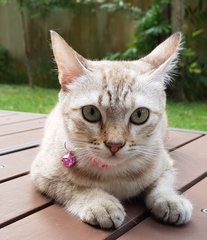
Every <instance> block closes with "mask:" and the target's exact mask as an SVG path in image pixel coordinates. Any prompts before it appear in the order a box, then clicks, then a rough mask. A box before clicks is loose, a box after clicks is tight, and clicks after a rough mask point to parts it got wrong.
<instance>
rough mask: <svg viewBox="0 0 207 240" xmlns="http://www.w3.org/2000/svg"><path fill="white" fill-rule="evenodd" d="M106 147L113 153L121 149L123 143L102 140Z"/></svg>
mask: <svg viewBox="0 0 207 240" xmlns="http://www.w3.org/2000/svg"><path fill="white" fill-rule="evenodd" d="M104 143H105V145H106V146H107V148H108V149H109V150H110V151H111V152H112V153H113V154H114V153H116V152H118V151H119V149H121V148H122V147H123V146H124V145H125V143H123V142H104Z"/></svg>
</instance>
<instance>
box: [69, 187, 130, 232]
mask: <svg viewBox="0 0 207 240" xmlns="http://www.w3.org/2000/svg"><path fill="white" fill-rule="evenodd" d="M66 209H67V210H68V211H69V212H71V213H72V214H74V215H76V216H79V217H80V219H81V220H82V221H84V222H86V223H89V224H91V225H99V226H100V227H101V228H112V227H115V228H118V227H119V226H120V225H121V224H122V223H123V221H124V218H125V215H126V214H125V211H124V208H123V206H122V205H121V203H120V202H119V200H118V199H117V198H115V197H114V196H112V195H110V194H108V193H106V192H104V191H102V190H100V189H85V190H81V191H78V192H76V193H75V194H74V195H73V196H72V198H71V199H70V200H69V201H68V202H67V203H66Z"/></svg>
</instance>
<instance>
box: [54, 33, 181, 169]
mask: <svg viewBox="0 0 207 240" xmlns="http://www.w3.org/2000/svg"><path fill="white" fill-rule="evenodd" d="M181 38H182V36H181V33H175V34H173V35H172V36H171V37H169V38H168V39H167V40H165V41H164V42H163V43H161V44H160V45H159V46H158V47H157V48H155V49H154V50H153V51H152V52H151V53H150V54H149V55H147V56H146V57H144V58H141V59H139V60H137V61H105V60H104V61H91V60H86V59H84V58H83V57H82V56H80V55H79V54H78V53H76V52H75V51H74V50H73V49H72V48H71V47H70V46H69V45H68V44H67V43H66V42H65V41H64V40H63V39H62V38H61V37H60V36H59V35H58V34H57V33H56V32H54V31H51V39H52V48H53V52H54V56H55V61H56V63H57V67H58V73H59V82H60V84H61V92H60V100H59V105H60V107H61V108H62V113H63V118H64V122H65V127H66V131H67V134H68V140H69V142H70V144H71V146H72V150H73V151H75V153H76V154H77V155H78V156H79V157H80V158H82V157H83V162H82V163H80V164H83V165H84V164H88V163H89V162H90V161H91V159H97V160H98V161H101V162H102V163H103V164H109V165H117V164H120V163H123V162H126V161H128V162H129V161H134V159H139V158H142V159H143V158H144V159H146V161H147V160H148V159H152V158H153V157H155V156H156V154H158V153H159V151H160V149H161V148H162V147H163V138H164V135H165V132H166V127H167V124H166V115H165V102H166V97H165V91H164V90H165V86H166V84H167V83H168V82H169V81H170V79H171V77H170V76H171V74H172V72H173V70H174V68H175V65H176V62H177V58H178V53H179V50H180V48H181Z"/></svg>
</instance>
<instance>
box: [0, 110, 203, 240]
mask: <svg viewBox="0 0 207 240" xmlns="http://www.w3.org/2000/svg"><path fill="white" fill-rule="evenodd" d="M1 120H2V121H1ZM44 121H45V116H44V115H41V114H30V113H19V112H9V111H0V183H1V184H0V203H1V204H0V213H1V214H0V228H1V229H0V239H9V240H13V239H18V238H20V239H31V240H32V239H35V240H36V239H44V240H49V239H50V240H53V239H63V240H64V239H77V240H78V239H84V240H87V239H89V240H93V239H97V240H99V239H104V238H106V239H108V240H112V239H117V238H118V237H119V236H122V237H120V239H122V238H123V239H125V238H124V237H126V239H151V238H152V237H153V238H154V239H156V240H159V239H161V237H162V232H163V233H164V236H166V239H168V237H167V233H168V232H169V233H170V238H169V239H203V238H202V237H203V236H204V235H203V233H202V231H204V230H205V229H204V227H203V226H204V225H203V222H202V223H201V226H198V224H197V223H196V224H197V225H196V224H195V225H192V224H194V222H192V223H190V224H189V225H188V226H187V229H188V228H189V226H190V229H191V228H192V230H193V231H194V232H195V233H194V235H193V236H194V238H189V236H190V235H189V234H190V232H189V233H188V231H190V230H187V233H185V231H184V229H185V228H186V227H183V228H175V227H169V226H165V225H162V224H160V223H157V222H156V221H155V220H152V219H151V218H150V217H148V216H149V215H148V213H147V212H146V211H145V207H144V205H143V203H142V202H141V201H140V200H138V199H133V200H130V202H127V203H125V208H126V212H127V217H126V220H125V222H124V224H123V225H122V226H121V227H120V228H119V229H117V230H112V231H104V230H100V229H97V228H94V227H91V226H89V225H87V224H84V223H82V222H81V221H80V220H79V219H78V218H76V217H73V216H71V215H70V214H68V213H66V211H65V210H64V209H63V208H62V207H60V206H58V205H56V204H53V203H51V201H50V199H48V198H46V197H44V196H43V195H41V194H40V193H39V192H37V191H36V189H35V188H34V186H33V184H32V183H31V180H30V177H29V175H27V174H28V173H29V170H30V165H31V162H32V161H33V159H34V157H35V155H36V153H37V151H38V147H37V146H38V144H39V143H40V141H41V138H42V133H43V125H44ZM1 123H2V125H1ZM36 128H38V129H36ZM166 145H167V147H168V149H169V150H170V151H171V153H170V154H171V156H172V157H173V158H174V160H175V167H176V168H177V169H178V177H177V187H178V188H179V189H182V191H185V190H187V192H186V193H185V194H187V195H189V198H190V199H193V201H194V204H197V205H198V209H199V208H200V207H201V205H202V206H203V208H204V207H207V206H204V203H205V202H207V201H206V194H203V195H202V194H200V193H198V192H199V189H200V190H201V189H206V186H207V181H206V178H205V177H207V162H206V157H207V135H206V133H205V132H188V131H186V130H176V129H170V130H169V133H168V138H167V143H166ZM1 155H2V156H1ZM25 174H26V175H25ZM24 175H25V176H24ZM204 178H205V179H204ZM203 179H204V180H203ZM197 189H198V190H197ZM205 193H206V191H205ZM195 194H198V196H199V197H196V196H195ZM199 194H200V195H199ZM200 198H201V200H199V199H200ZM204 200H205V202H202V204H201V201H204ZM197 205H196V206H197ZM193 217H195V220H196V218H197V219H198V220H199V219H200V218H201V219H202V221H203V219H205V218H207V214H206V215H204V213H202V215H200V212H199V213H198V212H197V207H196V212H195V214H194V216H193ZM143 224H144V229H145V231H146V232H147V234H146V233H144V235H143V236H142V235H141V238H140V233H142V231H143V230H141V232H140V229H142V228H141V226H142V225H143ZM151 226H152V231H148V229H150V228H151ZM154 226H156V228H157V226H158V229H161V230H160V231H161V233H160V235H159V234H158V235H156V234H157V233H156V232H155V234H153V231H154ZM130 229H132V230H130ZM137 229H138V230H137ZM179 229H182V230H179ZM198 230H199V231H200V232H201V234H200V235H199V234H197V235H196V231H198ZM134 231H135V233H134ZM151 232H152V233H151ZM174 232H175V235H173V233H174ZM150 234H151V235H150ZM171 235H172V237H171ZM138 236H139V238H137V237H138ZM148 236H150V237H149V238H148ZM173 236H176V238H173ZM180 236H182V238H181V237H180ZM195 236H196V237H195ZM197 236H198V237H197ZM142 237H143V238H142ZM145 237H146V238H145ZM185 237H187V238H185ZM164 238H165V237H164Z"/></svg>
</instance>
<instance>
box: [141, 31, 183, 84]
mask: <svg viewBox="0 0 207 240" xmlns="http://www.w3.org/2000/svg"><path fill="white" fill-rule="evenodd" d="M181 49H182V33H180V32H176V33H174V34H173V35H171V36H170V37H169V38H167V39H166V40H165V41H164V42H162V43H161V44H160V45H158V46H157V47H156V48H155V49H154V50H153V51H152V52H151V53H150V54H148V55H147V56H146V57H144V58H142V59H140V60H141V61H144V62H147V63H148V64H150V65H151V66H152V68H153V69H154V70H153V72H152V73H151V77H152V78H153V79H158V80H159V79H162V81H164V83H165V84H166V83H168V82H169V81H170V79H171V78H170V74H171V73H172V72H173V70H174V69H175V67H176V64H177V61H178V57H179V52H180V50H181Z"/></svg>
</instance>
